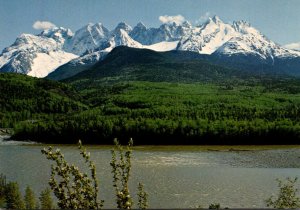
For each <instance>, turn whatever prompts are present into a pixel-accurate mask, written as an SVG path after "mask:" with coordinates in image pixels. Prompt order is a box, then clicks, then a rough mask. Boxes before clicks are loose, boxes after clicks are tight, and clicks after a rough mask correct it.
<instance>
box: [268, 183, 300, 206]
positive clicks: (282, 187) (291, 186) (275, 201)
mask: <svg viewBox="0 0 300 210" xmlns="http://www.w3.org/2000/svg"><path fill="white" fill-rule="evenodd" d="M277 182H278V187H279V193H278V195H277V198H274V197H273V196H271V197H270V198H268V199H267V200H266V203H267V206H268V207H272V208H276V209H294V208H300V198H299V197H298V196H297V192H298V189H297V188H295V183H296V182H297V178H295V179H291V178H287V179H286V181H285V182H283V181H282V180H280V179H277Z"/></svg>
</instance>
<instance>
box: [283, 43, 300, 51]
mask: <svg viewBox="0 0 300 210" xmlns="http://www.w3.org/2000/svg"><path fill="white" fill-rule="evenodd" d="M284 47H285V48H288V49H291V50H300V42H298V43H290V44H287V45H284Z"/></svg>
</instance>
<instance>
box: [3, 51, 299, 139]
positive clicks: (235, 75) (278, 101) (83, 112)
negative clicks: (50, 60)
mask: <svg viewBox="0 0 300 210" xmlns="http://www.w3.org/2000/svg"><path fill="white" fill-rule="evenodd" d="M118 49H119V50H117V51H113V52H112V53H111V54H109V55H108V57H107V58H106V59H105V60H104V61H102V62H99V63H98V64H96V65H95V66H93V67H92V68H91V69H90V70H86V71H85V72H82V73H80V74H78V75H77V76H75V77H72V78H69V79H68V80H65V81H64V83H59V82H52V81H48V80H44V79H34V78H30V77H27V76H22V75H13V74H3V75H1V83H0V84H1V85H0V88H1V95H2V96H1V98H6V99H5V100H4V99H3V100H2V101H1V103H0V104H1V113H3V114H2V115H1V118H0V119H1V123H2V124H1V125H2V126H3V127H7V126H13V127H14V130H15V135H14V136H13V138H16V139H31V140H35V141H42V142H49V143H50V142H51V143H76V142H77V141H78V139H81V140H82V141H83V142H86V143H96V144H111V143H112V140H113V138H119V139H120V140H121V141H128V139H129V138H130V137H132V138H133V139H134V142H135V144H291V143H297V144H298V143H300V80H299V79H296V78H292V77H285V76H274V75H273V76H271V75H263V74H252V73H249V72H245V71H239V70H234V69H228V68H223V67H221V66H217V65H213V64H210V63H207V62H205V61H203V60H202V59H201V58H200V57H194V56H195V54H193V53H190V54H185V53H183V54H181V53H180V52H177V53H174V52H168V53H156V52H153V51H150V50H138V49H133V50H132V49H129V51H128V49H127V48H118ZM21 89H22V90H23V91H20V90H21ZM6 100H7V102H6ZM15 102H16V103H15ZM50 104H51V105H50ZM62 107H63V108H62ZM28 112H29V114H25V113H28Z"/></svg>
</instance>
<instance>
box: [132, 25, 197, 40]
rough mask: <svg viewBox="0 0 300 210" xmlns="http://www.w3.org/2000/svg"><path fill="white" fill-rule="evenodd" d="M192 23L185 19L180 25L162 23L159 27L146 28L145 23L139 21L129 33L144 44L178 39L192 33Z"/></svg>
mask: <svg viewBox="0 0 300 210" xmlns="http://www.w3.org/2000/svg"><path fill="white" fill-rule="evenodd" d="M191 29H192V25H191V24H190V23H189V22H188V21H185V22H184V23H183V24H181V25H178V24H176V23H172V24H162V25H161V26H160V27H159V28H146V26H145V25H144V24H143V23H141V22H140V23H138V24H137V25H136V26H135V27H134V28H133V30H132V31H131V32H130V33H129V35H130V36H131V37H132V38H133V39H134V40H136V41H138V42H140V43H141V44H143V45H152V44H156V43H159V42H164V41H178V40H179V39H180V38H181V37H182V36H184V35H187V34H189V33H190V31H191Z"/></svg>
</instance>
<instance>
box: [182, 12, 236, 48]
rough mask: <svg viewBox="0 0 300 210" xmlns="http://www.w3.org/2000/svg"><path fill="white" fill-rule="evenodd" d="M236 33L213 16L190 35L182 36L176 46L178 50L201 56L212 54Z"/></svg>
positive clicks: (228, 25)
mask: <svg viewBox="0 0 300 210" xmlns="http://www.w3.org/2000/svg"><path fill="white" fill-rule="evenodd" d="M235 36H238V33H237V32H236V31H235V30H234V29H233V28H232V26H231V25H230V24H226V23H224V22H223V21H221V20H220V18H219V17H217V16H214V17H213V18H209V20H208V21H207V22H206V23H205V24H203V25H201V26H198V27H195V28H193V30H192V31H191V33H190V34H187V35H186V36H183V37H182V38H181V40H180V42H179V44H178V48H177V49H178V50H188V51H195V52H198V53H201V54H212V53H213V52H214V51H216V50H217V49H218V48H219V47H220V46H222V45H223V44H224V43H225V42H227V41H228V40H230V39H231V38H232V37H235Z"/></svg>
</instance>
